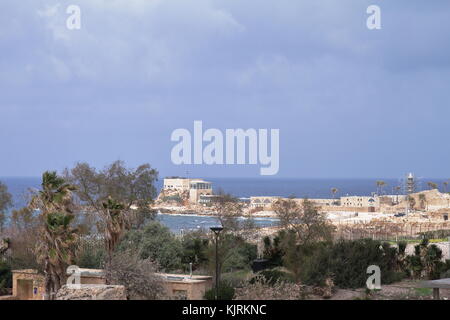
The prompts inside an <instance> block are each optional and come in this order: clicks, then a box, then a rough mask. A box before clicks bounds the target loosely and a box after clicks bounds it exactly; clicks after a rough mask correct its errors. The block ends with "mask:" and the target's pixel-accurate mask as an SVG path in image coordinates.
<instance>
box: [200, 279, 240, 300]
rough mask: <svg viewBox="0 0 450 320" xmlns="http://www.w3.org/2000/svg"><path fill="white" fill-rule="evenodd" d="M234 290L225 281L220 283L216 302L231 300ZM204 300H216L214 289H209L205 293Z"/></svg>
mask: <svg viewBox="0 0 450 320" xmlns="http://www.w3.org/2000/svg"><path fill="white" fill-rule="evenodd" d="M234 294H235V292H234V288H233V287H232V286H231V285H230V284H229V283H228V282H225V281H222V282H220V285H219V294H218V297H217V299H218V300H233V298H234ZM205 299H206V300H216V288H211V289H209V290H208V291H206V292H205Z"/></svg>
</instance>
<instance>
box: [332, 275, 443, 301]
mask: <svg viewBox="0 0 450 320" xmlns="http://www.w3.org/2000/svg"><path fill="white" fill-rule="evenodd" d="M419 283H420V281H411V280H407V281H402V282H397V283H395V284H390V285H382V286H381V290H379V291H376V292H374V293H372V294H370V295H367V294H366V290H365V289H356V290H347V289H338V290H337V291H336V292H335V293H334V294H333V296H332V297H331V298H330V300H366V299H369V300H432V299H433V290H432V289H428V288H419ZM440 298H441V300H450V289H440Z"/></svg>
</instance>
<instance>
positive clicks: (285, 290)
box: [235, 280, 307, 300]
mask: <svg viewBox="0 0 450 320" xmlns="http://www.w3.org/2000/svg"><path fill="white" fill-rule="evenodd" d="M306 295H307V293H306V291H305V288H304V287H302V286H301V285H298V284H296V283H290V282H276V283H274V284H272V285H270V284H268V283H266V282H264V281H263V280H258V281H255V282H254V283H248V284H247V285H246V286H244V287H243V288H239V289H236V294H235V299H236V300H300V299H304V298H305V296H306Z"/></svg>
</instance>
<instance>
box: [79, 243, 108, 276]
mask: <svg viewBox="0 0 450 320" xmlns="http://www.w3.org/2000/svg"><path fill="white" fill-rule="evenodd" d="M105 257H106V251H105V245H104V242H103V241H101V240H92V239H89V240H82V242H81V245H80V250H79V252H78V253H77V256H76V259H75V264H76V265H77V266H79V267H80V268H90V269H102V268H103V267H104V261H105Z"/></svg>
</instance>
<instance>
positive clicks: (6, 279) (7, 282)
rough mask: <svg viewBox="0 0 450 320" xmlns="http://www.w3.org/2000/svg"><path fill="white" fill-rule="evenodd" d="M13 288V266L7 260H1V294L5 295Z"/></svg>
mask: <svg viewBox="0 0 450 320" xmlns="http://www.w3.org/2000/svg"><path fill="white" fill-rule="evenodd" d="M10 288H12V273H11V266H10V265H9V264H8V263H7V262H6V261H1V260H0V296H1V295H5V294H7V292H8V289H10Z"/></svg>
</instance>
